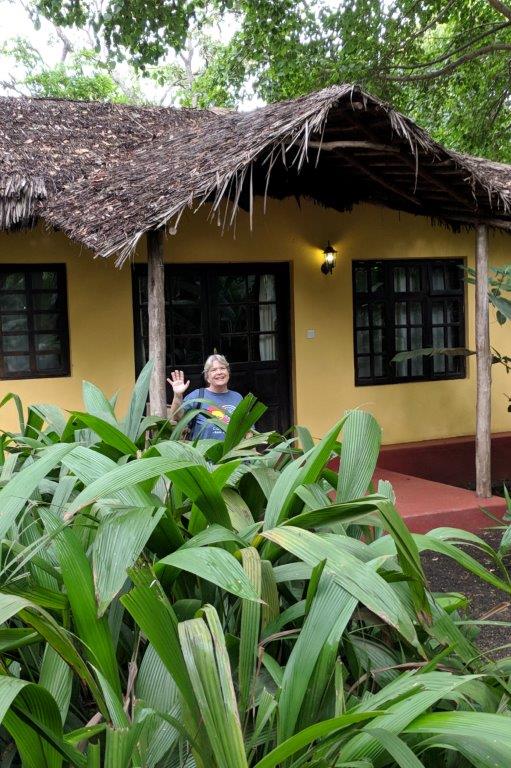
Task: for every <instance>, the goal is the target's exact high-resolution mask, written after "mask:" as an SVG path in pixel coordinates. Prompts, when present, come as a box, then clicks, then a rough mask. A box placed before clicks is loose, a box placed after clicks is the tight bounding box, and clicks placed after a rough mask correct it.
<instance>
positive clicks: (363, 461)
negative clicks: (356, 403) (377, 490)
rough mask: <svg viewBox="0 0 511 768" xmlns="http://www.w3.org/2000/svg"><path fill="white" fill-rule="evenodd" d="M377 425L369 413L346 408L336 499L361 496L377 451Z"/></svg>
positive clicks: (378, 438)
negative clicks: (347, 412)
mask: <svg viewBox="0 0 511 768" xmlns="http://www.w3.org/2000/svg"><path fill="white" fill-rule="evenodd" d="M380 442H381V427H380V425H379V424H378V422H377V421H376V419H375V418H374V416H372V415H371V414H370V413H366V412H365V411H350V413H349V418H348V419H347V420H346V423H345V424H344V428H343V431H342V454H341V465H340V469H339V480H338V484H337V495H336V501H340V502H342V501H349V500H350V499H358V498H360V496H363V495H364V494H365V492H366V491H367V489H368V487H369V483H370V482H371V478H372V476H373V474H374V470H375V468H376V462H377V460H378V454H379V452H380Z"/></svg>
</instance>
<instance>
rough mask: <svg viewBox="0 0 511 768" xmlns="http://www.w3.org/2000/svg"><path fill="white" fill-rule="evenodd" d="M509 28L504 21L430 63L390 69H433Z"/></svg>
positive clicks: (391, 67) (405, 65)
mask: <svg viewBox="0 0 511 768" xmlns="http://www.w3.org/2000/svg"><path fill="white" fill-rule="evenodd" d="M507 27H511V21H503V22H501V23H500V24H496V25H495V26H493V27H491V29H487V30H486V31H485V32H482V33H481V34H480V35H477V36H476V37H473V38H472V40H469V41H468V42H467V43H464V44H463V45H460V46H459V47H458V48H453V49H452V50H450V51H447V52H446V53H443V54H442V55H441V56H438V57H437V58H436V59H431V60H430V61H426V62H424V63H421V62H416V63H415V64H394V65H392V66H390V67H389V69H410V70H417V69H427V67H431V66H433V65H434V64H440V63H441V62H442V61H447V59H450V58H451V57H452V56H455V55H457V54H458V53H461V52H462V51H466V50H467V48H470V47H471V46H472V45H475V44H476V43H479V42H480V41H481V40H484V38H485V37H488V35H495V34H496V33H497V32H500V31H501V30H502V29H506V28H507ZM493 45H496V43H493Z"/></svg>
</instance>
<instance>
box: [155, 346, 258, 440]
mask: <svg viewBox="0 0 511 768" xmlns="http://www.w3.org/2000/svg"><path fill="white" fill-rule="evenodd" d="M230 374H231V371H230V368H229V363H228V362H227V360H226V359H225V357H224V356H223V355H210V356H209V357H208V359H207V360H206V362H205V363H204V379H205V381H206V384H207V387H205V388H204V389H194V390H193V392H190V393H189V394H188V395H187V396H186V397H185V398H184V399H183V395H184V393H185V392H186V390H187V389H188V387H189V386H190V382H189V381H185V377H184V373H183V371H177V370H176V371H172V373H171V374H170V379H167V381H168V383H169V384H170V386H171V387H172V390H173V392H174V397H173V399H172V403H171V405H170V412H169V418H173V417H177V418H180V417H181V415H182V413H183V412H184V413H186V411H189V410H190V409H192V408H202V410H204V411H207V412H208V413H209V414H211V416H213V417H214V418H216V419H219V420H220V421H222V422H223V423H224V424H228V423H229V420H230V415H229V414H231V413H232V412H233V411H234V409H235V408H236V406H237V405H238V403H240V402H241V401H242V400H243V398H242V396H241V395H240V393H239V392H233V391H232V390H230V389H228V387H227V385H228V383H229V378H230ZM202 400H205V401H206V402H198V401H202ZM190 437H191V439H192V440H195V438H196V437H201V438H209V439H213V440H223V439H224V437H225V432H224V430H223V429H221V428H220V427H219V426H218V424H216V423H215V422H213V421H211V420H210V419H209V418H208V417H207V416H206V415H205V414H204V413H199V414H198V416H197V417H196V418H195V419H194V424H193V430H192V434H191V436H190Z"/></svg>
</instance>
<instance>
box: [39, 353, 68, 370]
mask: <svg viewBox="0 0 511 768" xmlns="http://www.w3.org/2000/svg"><path fill="white" fill-rule="evenodd" d="M35 359H36V365H37V370H38V371H54V370H58V369H59V368H61V366H62V358H61V357H60V355H58V354H55V353H53V354H50V355H36V358H35Z"/></svg>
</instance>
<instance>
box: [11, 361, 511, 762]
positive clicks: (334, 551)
mask: <svg viewBox="0 0 511 768" xmlns="http://www.w3.org/2000/svg"><path fill="white" fill-rule="evenodd" d="M150 374H151V367H150V365H149V366H148V367H146V368H145V369H144V371H143V372H142V374H141V376H140V378H139V381H138V382H137V384H136V387H135V390H134V393H133V396H132V400H131V404H130V407H129V409H128V412H127V414H126V415H125V416H124V418H122V419H120V418H118V417H117V415H116V412H115V397H114V398H112V399H108V398H107V397H106V396H105V395H104V394H103V393H102V392H101V391H100V390H99V389H97V387H95V386H94V385H92V384H89V383H85V384H84V391H83V395H84V410H83V411H79V412H78V411H77V412H73V413H71V414H69V415H66V414H65V413H63V412H62V411H61V410H60V409H58V408H57V407H55V406H51V405H45V404H39V405H34V406H31V407H30V408H29V409H28V412H27V413H26V414H25V411H24V409H23V407H22V404H21V402H20V401H19V398H18V397H17V396H16V395H14V394H13V395H10V396H8V397H7V398H4V402H3V403H2V404H1V405H6V404H7V403H10V404H11V405H12V404H14V405H15V406H16V407H17V408H18V413H19V416H20V428H19V432H18V433H16V434H15V433H7V432H4V433H3V435H2V438H1V441H0V448H1V451H0V456H1V461H2V463H1V473H0V486H1V487H0V534H1V536H0V541H1V553H2V554H1V568H0V723H1V727H0V744H1V751H2V757H3V760H4V763H5V761H6V760H7V761H8V762H7V764H9V761H10V764H12V765H16V764H19V762H20V761H21V762H22V764H23V765H26V766H31V767H33V768H43V767H44V768H46V766H51V767H52V768H58V767H59V766H61V765H63V764H65V765H72V766H78V767H79V768H82V766H83V768H85V766H104V768H124V766H126V768H128V766H133V767H134V768H135V767H136V766H148V767H149V768H153V766H154V767H155V768H156V767H161V768H163V766H166V767H168V768H170V767H171V766H182V767H183V768H184V766H197V768H248V767H249V766H250V767H251V768H276V767H277V766H282V767H284V766H286V768H299V767H300V768H306V767H308V768H313V767H314V768H327V767H330V766H338V767H339V768H341V767H344V768H348V766H352V767H353V766H357V768H371V766H391V767H395V766H401V767H404V766H406V768H418V767H420V766H423V768H428V767H429V768H432V767H433V766H437V765H439V760H440V762H441V763H442V764H445V765H447V764H448V765H449V766H452V768H462V767H464V766H469V765H472V766H477V767H478V768H479V767H481V768H483V767H484V768H488V766H490V765H492V766H501V767H502V768H504V766H507V765H508V762H509V760H508V756H509V753H510V750H511V735H510V734H511V731H510V729H509V715H510V711H509V704H508V701H509V688H508V682H507V675H508V673H509V664H510V661H509V659H502V660H500V661H498V662H494V661H491V660H490V659H488V658H485V656H484V655H482V654H481V653H480V652H479V650H478V649H477V647H476V646H475V645H474V632H473V626H471V625H470V623H468V624H467V622H464V621H463V622H462V621H460V617H459V615H458V607H459V606H460V605H463V604H464V602H465V601H464V599H463V597H462V596H460V595H435V594H432V593H431V592H430V591H429V590H428V586H427V584H426V583H425V579H424V574H423V571H422V567H421V563H420V557H419V551H420V550H425V549H432V550H433V551H437V552H442V553H443V554H446V555H447V556H449V557H451V558H453V559H455V560H456V561H458V562H459V563H460V564H461V565H463V566H464V567H465V568H467V569H469V570H471V571H473V572H474V573H476V574H478V575H479V576H480V577H481V578H482V579H483V580H485V581H486V582H488V583H491V584H493V585H494V586H497V587H499V588H501V589H502V590H503V591H504V592H505V593H506V594H509V593H510V592H511V583H510V581H509V578H508V575H507V572H506V570H505V569H504V568H503V565H502V560H501V559H500V556H499V554H498V553H494V552H493V551H492V550H491V549H490V548H488V547H487V546H486V545H485V543H484V542H483V541H481V540H480V539H478V538H477V537H476V536H473V535H471V534H467V533H464V532H462V531H454V530H451V529H438V530H437V531H432V532H431V533H430V534H428V535H427V536H412V535H411V534H410V533H409V531H408V530H407V528H406V526H405V525H404V523H403V521H402V520H401V518H400V517H399V515H398V514H397V512H396V510H395V507H394V504H393V501H392V490H391V488H390V487H389V485H388V484H386V483H381V484H380V486H379V488H378V492H377V493H374V492H370V493H369V494H368V495H365V492H366V490H367V489H368V487H369V485H370V482H371V477H372V475H373V471H374V466H375V463H376V459H377V456H378V450H379V440H380V430H379V427H378V425H377V424H376V422H375V421H374V419H373V418H372V417H371V416H370V415H369V414H367V413H364V412H362V411H352V412H348V413H347V414H346V415H345V416H344V417H343V418H342V419H340V420H339V421H338V422H337V423H336V424H334V426H333V427H332V429H331V430H330V431H329V432H328V433H327V434H326V435H325V436H324V437H323V439H322V440H320V441H319V442H318V443H314V441H313V440H312V438H311V436H310V434H309V433H308V431H307V430H306V429H304V428H299V429H298V430H297V437H296V438H295V437H288V438H284V437H283V436H279V435H276V434H274V433H272V434H265V435H260V434H258V433H255V434H254V436H252V437H250V438H249V439H246V438H245V437H244V435H245V434H246V429H247V424H252V423H254V421H255V420H257V419H258V418H259V417H260V415H261V414H262V412H263V411H264V406H262V405H261V404H258V403H257V401H256V400H255V398H253V397H252V396H251V395H249V396H247V397H246V398H245V400H244V401H243V402H242V403H241V404H240V405H239V406H238V408H237V410H236V411H235V413H234V415H233V418H232V420H231V422H230V424H229V425H228V427H227V431H226V439H225V441H223V442H215V441H209V440H198V441H196V442H195V444H191V443H186V442H182V441H180V440H179V435H180V434H181V433H182V430H183V427H184V423H183V422H181V423H179V424H177V425H170V424H169V423H168V422H165V421H162V420H158V419H155V418H148V417H146V416H144V411H145V402H146V397H147V391H148V383H149V377H150ZM193 415H194V414H193V413H191V414H187V417H186V418H187V419H189V418H193ZM298 438H299V440H298ZM256 448H257V450H256ZM339 454H340V455H341V457H342V462H341V465H340V468H339ZM336 467H337V468H336ZM385 532H386V533H385ZM464 545H470V546H472V547H476V548H480V549H484V550H485V552H487V553H488V554H490V555H491V556H492V557H493V559H494V563H495V570H494V571H489V570H485V569H484V568H483V567H482V566H481V565H480V564H479V563H478V562H477V561H476V560H474V559H473V558H472V557H470V555H469V554H468V553H467V552H466V551H465V549H464Z"/></svg>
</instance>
